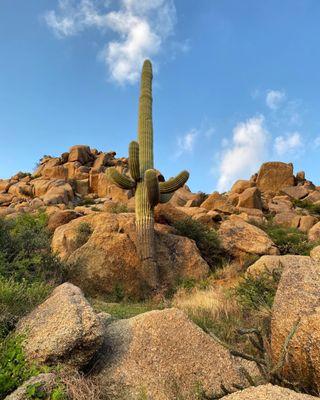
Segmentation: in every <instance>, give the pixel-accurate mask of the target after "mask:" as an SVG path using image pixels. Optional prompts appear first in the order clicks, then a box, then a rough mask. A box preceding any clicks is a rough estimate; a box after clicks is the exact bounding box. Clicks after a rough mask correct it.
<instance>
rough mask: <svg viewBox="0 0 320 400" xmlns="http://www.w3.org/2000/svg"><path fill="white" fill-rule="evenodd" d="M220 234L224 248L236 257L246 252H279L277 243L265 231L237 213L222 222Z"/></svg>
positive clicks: (261, 253) (259, 253) (260, 253)
mask: <svg viewBox="0 0 320 400" xmlns="http://www.w3.org/2000/svg"><path fill="white" fill-rule="evenodd" d="M219 236H220V239H221V244H222V246H223V247H224V249H225V250H226V251H227V252H228V253H230V254H232V255H233V256H235V257H241V256H243V255H245V254H258V255H263V254H273V255H275V254H278V249H277V247H276V245H275V244H274V243H273V241H272V240H271V239H270V238H269V236H268V235H267V234H266V233H265V232H264V231H262V230H261V229H259V228H257V227H256V226H254V225H251V224H249V223H247V222H245V221H244V220H243V219H242V218H240V217H238V216H236V215H232V216H231V217H230V218H229V219H228V220H226V221H223V222H222V224H221V226H220V229H219Z"/></svg>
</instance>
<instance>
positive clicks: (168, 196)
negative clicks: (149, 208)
mask: <svg viewBox="0 0 320 400" xmlns="http://www.w3.org/2000/svg"><path fill="white" fill-rule="evenodd" d="M173 195H174V192H172V193H161V194H160V198H159V203H161V204H163V203H168V201H170V200H171V198H172V196H173Z"/></svg>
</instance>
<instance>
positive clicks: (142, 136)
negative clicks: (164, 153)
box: [136, 61, 158, 287]
mask: <svg viewBox="0 0 320 400" xmlns="http://www.w3.org/2000/svg"><path fill="white" fill-rule="evenodd" d="M138 141H139V165H140V177H141V178H142V179H140V181H139V182H138V183H137V188H136V228H137V240H138V249H139V253H140V254H139V255H140V258H141V262H142V269H143V274H144V275H145V280H146V282H147V283H148V284H149V286H151V287H156V286H157V281H158V276H157V275H158V274H157V265H156V257H155V232H154V215H153V206H152V205H151V204H150V202H149V201H148V192H147V186H146V183H145V180H144V174H145V172H146V171H147V170H149V169H153V124H152V66H151V63H150V61H146V62H145V63H144V65H143V69H142V76H141V87H140V99H139V122H138Z"/></svg>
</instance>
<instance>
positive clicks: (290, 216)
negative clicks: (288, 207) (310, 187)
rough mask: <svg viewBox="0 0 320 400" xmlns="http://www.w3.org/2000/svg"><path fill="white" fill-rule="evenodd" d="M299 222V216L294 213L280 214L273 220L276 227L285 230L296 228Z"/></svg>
mask: <svg viewBox="0 0 320 400" xmlns="http://www.w3.org/2000/svg"><path fill="white" fill-rule="evenodd" d="M300 220H301V215H298V214H296V213H295V212H294V211H284V212H280V213H279V214H276V215H275V216H274V218H273V222H274V223H275V224H276V225H280V226H283V227H285V228H298V226H299V224H300Z"/></svg>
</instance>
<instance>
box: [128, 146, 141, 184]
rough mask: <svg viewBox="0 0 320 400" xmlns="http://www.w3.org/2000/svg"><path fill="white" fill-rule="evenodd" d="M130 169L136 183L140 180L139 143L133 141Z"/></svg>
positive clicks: (130, 149) (130, 148) (130, 151)
mask: <svg viewBox="0 0 320 400" xmlns="http://www.w3.org/2000/svg"><path fill="white" fill-rule="evenodd" d="M129 169H130V174H131V176H132V179H133V180H134V181H136V182H137V181H139V180H140V163H139V143H137V142H135V141H132V142H131V143H130V145H129Z"/></svg>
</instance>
